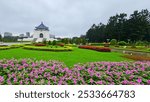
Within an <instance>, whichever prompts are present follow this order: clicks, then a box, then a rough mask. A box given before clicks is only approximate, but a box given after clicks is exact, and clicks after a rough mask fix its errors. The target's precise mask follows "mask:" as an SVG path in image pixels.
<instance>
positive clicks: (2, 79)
mask: <svg viewBox="0 0 150 102" xmlns="http://www.w3.org/2000/svg"><path fill="white" fill-rule="evenodd" d="M3 81H4V77H3V76H0V84H1V83H3Z"/></svg>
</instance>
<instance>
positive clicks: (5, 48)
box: [0, 46, 11, 50]
mask: <svg viewBox="0 0 150 102" xmlns="http://www.w3.org/2000/svg"><path fill="white" fill-rule="evenodd" d="M10 48H11V47H9V46H6V47H0V50H7V49H10Z"/></svg>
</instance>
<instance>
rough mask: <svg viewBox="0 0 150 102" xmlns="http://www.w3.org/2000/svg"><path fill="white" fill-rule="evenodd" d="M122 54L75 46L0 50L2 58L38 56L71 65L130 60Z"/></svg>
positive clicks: (38, 58)
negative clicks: (62, 49) (53, 49)
mask: <svg viewBox="0 0 150 102" xmlns="http://www.w3.org/2000/svg"><path fill="white" fill-rule="evenodd" d="M121 56H122V54H120V53H116V52H97V51H92V50H87V49H79V48H74V50H73V51H70V52H51V51H36V50H26V49H22V48H17V49H9V50H0V59H3V58H6V59H11V58H15V59H20V58H36V59H37V60H58V61H62V62H64V63H65V64H66V65H67V66H69V67H70V66H73V65H74V64H77V63H86V62H97V61H111V62H114V61H129V59H126V58H123V57H121Z"/></svg>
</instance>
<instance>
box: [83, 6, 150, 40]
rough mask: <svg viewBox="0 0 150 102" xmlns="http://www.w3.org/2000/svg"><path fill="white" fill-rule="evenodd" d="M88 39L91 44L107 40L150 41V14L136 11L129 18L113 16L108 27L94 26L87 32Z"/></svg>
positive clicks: (102, 25)
mask: <svg viewBox="0 0 150 102" xmlns="http://www.w3.org/2000/svg"><path fill="white" fill-rule="evenodd" d="M86 38H87V39H89V42H104V41H105V42H106V39H110V40H111V39H116V40H117V41H126V42H127V41H128V39H130V41H131V42H135V41H150V12H149V11H148V10H147V9H146V10H141V11H140V12H139V11H134V12H133V14H131V15H130V16H129V18H127V14H125V13H120V14H116V15H115V16H111V17H110V18H109V20H108V23H107V24H106V25H104V24H102V23H100V24H99V25H95V24H93V25H92V27H91V28H90V29H89V30H88V31H87V33H86Z"/></svg>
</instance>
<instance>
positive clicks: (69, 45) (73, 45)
mask: <svg viewBox="0 0 150 102" xmlns="http://www.w3.org/2000/svg"><path fill="white" fill-rule="evenodd" d="M65 46H68V47H77V45H76V44H66V45H65Z"/></svg>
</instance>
